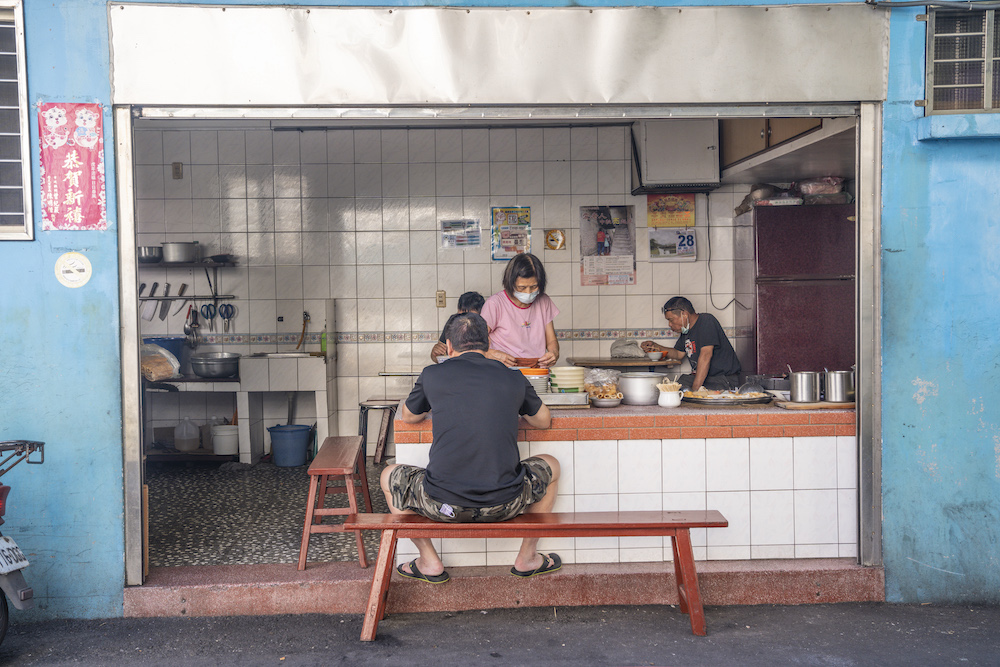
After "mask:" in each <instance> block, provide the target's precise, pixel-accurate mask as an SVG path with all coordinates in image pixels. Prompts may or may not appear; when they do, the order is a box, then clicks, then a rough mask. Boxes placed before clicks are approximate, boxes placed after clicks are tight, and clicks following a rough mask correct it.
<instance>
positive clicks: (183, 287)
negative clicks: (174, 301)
mask: <svg viewBox="0 0 1000 667" xmlns="http://www.w3.org/2000/svg"><path fill="white" fill-rule="evenodd" d="M187 288H188V286H187V283H181V288H180V289H179V290H177V296H184V292H187ZM190 300H191V299H184V300H183V301H181V305H179V306H177V310H175V311H174V315H176V314H177V313H179V312H181V311H182V310H184V306H185V305H187V302H188V301H190Z"/></svg>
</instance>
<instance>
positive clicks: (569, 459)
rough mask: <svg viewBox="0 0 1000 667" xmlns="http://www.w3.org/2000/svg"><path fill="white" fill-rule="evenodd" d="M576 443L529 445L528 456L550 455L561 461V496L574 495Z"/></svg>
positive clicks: (559, 491)
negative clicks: (574, 451)
mask: <svg viewBox="0 0 1000 667" xmlns="http://www.w3.org/2000/svg"><path fill="white" fill-rule="evenodd" d="M573 449H574V443H573V442H569V441H555V440H548V441H532V442H530V443H529V445H528V455H529V456H538V455H539V454H548V455H549V456H553V457H555V459H556V460H557V461H559V469H560V473H559V482H558V484H559V486H558V494H559V495H572V494H573V493H574V489H575V485H574V475H575V468H574V462H573Z"/></svg>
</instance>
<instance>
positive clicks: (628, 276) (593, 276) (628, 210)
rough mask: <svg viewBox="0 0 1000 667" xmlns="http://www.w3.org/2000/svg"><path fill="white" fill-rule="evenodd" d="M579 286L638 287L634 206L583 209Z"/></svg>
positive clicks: (586, 207) (588, 207) (581, 211)
mask: <svg viewBox="0 0 1000 667" xmlns="http://www.w3.org/2000/svg"><path fill="white" fill-rule="evenodd" d="M580 256H581V260H580V284H581V285H634V284H635V207H634V206H581V207H580Z"/></svg>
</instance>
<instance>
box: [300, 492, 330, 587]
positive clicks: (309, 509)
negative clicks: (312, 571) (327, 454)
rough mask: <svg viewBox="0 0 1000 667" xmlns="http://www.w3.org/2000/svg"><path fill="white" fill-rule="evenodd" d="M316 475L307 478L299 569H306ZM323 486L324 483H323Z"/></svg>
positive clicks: (314, 503)
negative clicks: (307, 492)
mask: <svg viewBox="0 0 1000 667" xmlns="http://www.w3.org/2000/svg"><path fill="white" fill-rule="evenodd" d="M317 483H318V479H317V476H316V475H310V476H309V500H308V501H307V502H306V524H305V527H304V528H303V529H302V546H300V547H299V568H298V569H300V570H304V569H306V555H307V554H308V553H309V536H310V535H311V533H312V522H313V510H314V509H315V508H316V486H317ZM324 484H325V482H324Z"/></svg>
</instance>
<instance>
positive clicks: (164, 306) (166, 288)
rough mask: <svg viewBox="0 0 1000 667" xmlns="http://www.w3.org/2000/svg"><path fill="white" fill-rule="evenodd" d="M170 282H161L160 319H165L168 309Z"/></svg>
mask: <svg viewBox="0 0 1000 667" xmlns="http://www.w3.org/2000/svg"><path fill="white" fill-rule="evenodd" d="M168 296H170V283H163V303H161V304H160V321H161V322H162V321H163V320H165V319H167V311H168V310H170V299H167V297H168Z"/></svg>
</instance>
